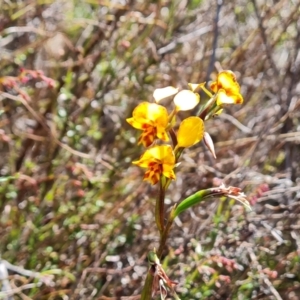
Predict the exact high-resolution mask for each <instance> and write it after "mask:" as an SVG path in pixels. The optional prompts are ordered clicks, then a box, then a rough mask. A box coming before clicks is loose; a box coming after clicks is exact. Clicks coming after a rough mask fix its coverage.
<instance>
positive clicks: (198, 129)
mask: <svg viewBox="0 0 300 300" xmlns="http://www.w3.org/2000/svg"><path fill="white" fill-rule="evenodd" d="M203 135H204V122H203V121H202V119H200V118H198V117H189V118H186V119H185V120H183V121H182V122H181V124H180V126H179V129H178V133H177V142H178V144H177V147H184V148H186V147H190V146H193V145H195V144H196V143H198V142H199V141H201V140H202V138H203Z"/></svg>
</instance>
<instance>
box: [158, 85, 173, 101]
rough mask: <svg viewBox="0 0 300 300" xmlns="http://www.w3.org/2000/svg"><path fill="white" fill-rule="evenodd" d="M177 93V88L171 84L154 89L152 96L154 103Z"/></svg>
mask: <svg viewBox="0 0 300 300" xmlns="http://www.w3.org/2000/svg"><path fill="white" fill-rule="evenodd" d="M177 93H178V89H177V88H174V87H173V86H167V87H165V88H162V89H156V90H155V91H154V93H153V97H154V100H155V102H156V103H158V102H159V101H161V100H162V99H165V98H168V97H170V96H173V95H175V94H177Z"/></svg>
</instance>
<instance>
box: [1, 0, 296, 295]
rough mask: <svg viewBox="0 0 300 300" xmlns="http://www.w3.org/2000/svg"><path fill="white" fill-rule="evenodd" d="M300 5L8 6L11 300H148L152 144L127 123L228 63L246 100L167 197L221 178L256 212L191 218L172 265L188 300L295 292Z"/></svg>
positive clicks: (4, 138) (4, 244) (50, 0)
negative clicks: (160, 96)
mask: <svg viewBox="0 0 300 300" xmlns="http://www.w3.org/2000/svg"><path fill="white" fill-rule="evenodd" d="M299 7H300V1H299V0H251V1H247V0H233V1H228V0H224V1H222V0H221V1H209V0H183V1H182V0H171V1H168V0H156V1H155V0H153V1H143V0H111V1H109V0H57V1H55V0H15V1H12V0H0V100H1V101H0V153H1V155H0V209H1V214H0V241H1V242H0V255H1V257H0V258H1V259H2V265H4V266H6V268H7V269H8V270H9V277H8V281H7V280H6V281H5V280H4V281H2V283H1V282H0V287H2V288H1V291H0V299H123V300H124V299H139V294H140V292H141V288H142V284H143V281H144V277H145V275H146V272H147V262H146V254H147V252H148V251H149V250H151V249H153V247H155V246H157V242H158V237H157V229H156V227H155V225H154V222H153V207H154V206H153V204H154V198H155V195H156V187H151V186H149V184H148V183H143V182H142V174H143V171H142V170H140V169H138V168H137V167H135V166H132V165H131V161H132V160H133V159H136V158H138V157H139V156H140V154H141V151H142V150H141V148H140V147H137V146H136V141H137V134H138V133H137V132H136V131H135V130H134V129H132V128H130V126H129V125H128V124H126V121H125V118H127V117H129V116H130V115H131V112H132V110H133V108H134V107H135V106H136V105H137V104H138V103H139V102H140V101H143V100H146V101H147V100H152V93H153V91H154V89H156V88H159V87H164V86H167V85H173V86H177V87H180V88H185V87H186V85H187V83H188V82H193V83H197V82H203V81H210V80H212V79H213V78H215V75H216V73H217V71H218V70H221V69H231V70H233V71H234V72H235V74H236V75H237V79H238V82H239V83H240V84H241V88H242V94H243V96H244V100H245V102H244V104H243V105H241V106H238V107H237V106H234V107H228V108H226V109H225V113H223V114H222V115H220V116H219V117H218V118H216V119H214V120H211V121H209V122H208V123H206V131H208V132H209V133H210V134H211V136H212V137H213V140H214V142H215V148H216V154H217V160H214V159H213V158H212V156H211V154H210V153H209V152H208V150H207V149H206V148H205V147H204V146H203V144H199V145H196V146H194V147H192V148H191V149H189V150H188V151H186V152H185V154H184V155H183V157H182V163H181V165H180V168H179V170H178V173H177V181H176V182H174V183H172V186H171V189H170V192H169V194H168V204H169V206H171V205H172V204H174V203H176V202H177V201H179V200H180V199H183V198H184V197H186V196H188V195H190V194H191V193H193V192H195V191H197V190H199V189H203V188H209V187H211V186H213V185H216V184H219V183H220V182H221V181H223V182H224V183H225V184H226V185H233V186H238V187H240V188H242V189H243V191H244V192H245V193H246V194H247V195H248V198H249V201H250V202H251V203H252V205H253V211H252V212H246V211H245V209H244V208H243V207H242V206H241V205H240V204H239V203H234V202H232V201H231V200H226V201H223V200H221V201H220V200H217V199H216V200H211V201H210V202H207V203H204V204H202V205H200V206H198V207H197V208H196V209H193V210H190V211H188V212H186V213H185V214H183V215H182V216H181V217H180V219H178V220H177V222H176V224H175V226H174V228H173V230H172V233H171V238H170V239H169V249H167V250H168V251H166V253H165V256H164V257H165V258H164V260H163V265H164V266H168V267H167V268H166V270H167V274H168V275H169V276H170V278H171V279H172V280H176V281H178V286H177V291H178V294H179V295H180V296H181V298H182V299H300V296H299V295H300V283H299V282H300V268H299V260H300V257H299V255H300V165H299V161H300V150H299V149H300V147H299V143H300V121H299V120H300V83H299V78H300V9H299ZM30 70H34V71H30ZM18 268H21V269H18ZM25 269H26V270H27V273H26V272H25V271H24V270H25ZM5 285H8V288H7V286H6V288H5Z"/></svg>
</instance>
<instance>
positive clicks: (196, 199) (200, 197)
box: [174, 189, 211, 217]
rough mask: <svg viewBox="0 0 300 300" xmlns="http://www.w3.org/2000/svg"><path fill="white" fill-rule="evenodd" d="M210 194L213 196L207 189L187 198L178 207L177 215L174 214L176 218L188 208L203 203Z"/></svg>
mask: <svg viewBox="0 0 300 300" xmlns="http://www.w3.org/2000/svg"><path fill="white" fill-rule="evenodd" d="M210 194H211V190H210V189H207V190H201V191H198V192H196V193H195V194H193V195H191V196H189V197H187V198H185V199H184V200H182V201H181V202H180V204H178V206H177V207H176V209H175V213H174V215H175V217H177V216H178V215H179V214H180V213H182V212H183V211H185V210H187V209H188V208H190V207H192V206H195V205H197V204H199V203H201V202H202V201H204V200H205V198H206V197H207V196H208V195H210Z"/></svg>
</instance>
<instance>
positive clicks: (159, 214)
mask: <svg viewBox="0 0 300 300" xmlns="http://www.w3.org/2000/svg"><path fill="white" fill-rule="evenodd" d="M165 181H166V178H165V177H163V176H162V177H161V179H160V181H159V192H158V197H157V199H156V204H155V222H156V226H157V228H158V230H159V233H160V235H162V233H163V231H164V227H165V224H164V214H165V189H164V185H165V184H164V182H165Z"/></svg>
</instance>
